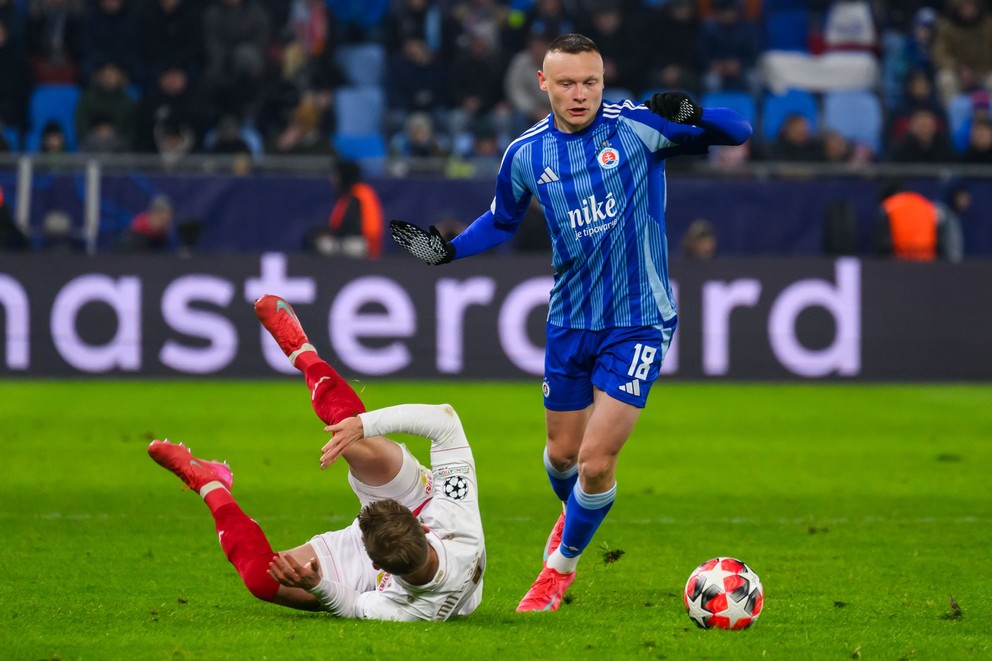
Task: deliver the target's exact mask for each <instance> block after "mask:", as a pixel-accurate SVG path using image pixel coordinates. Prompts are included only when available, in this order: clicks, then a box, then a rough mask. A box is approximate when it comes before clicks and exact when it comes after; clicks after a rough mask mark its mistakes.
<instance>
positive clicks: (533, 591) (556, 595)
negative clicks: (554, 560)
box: [517, 567, 575, 613]
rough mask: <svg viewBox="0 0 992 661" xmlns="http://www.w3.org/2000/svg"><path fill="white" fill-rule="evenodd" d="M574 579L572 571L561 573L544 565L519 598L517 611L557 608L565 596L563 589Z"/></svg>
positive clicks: (566, 588) (554, 609)
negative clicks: (532, 583)
mask: <svg viewBox="0 0 992 661" xmlns="http://www.w3.org/2000/svg"><path fill="white" fill-rule="evenodd" d="M574 580H575V572H574V571H573V572H569V573H568V574H561V573H559V572H558V571H556V570H555V569H552V568H551V567H545V568H544V569H542V570H541V573H540V574H538V576H537V580H536V581H534V585H532V586H530V590H528V591H527V594H525V595H524V598H523V599H521V600H520V604H519V605H518V606H517V612H518V613H527V612H532V611H556V610H558V606H560V605H561V600H562V597H564V596H565V591H566V590H568V588H569V586H570V585H572V581H574Z"/></svg>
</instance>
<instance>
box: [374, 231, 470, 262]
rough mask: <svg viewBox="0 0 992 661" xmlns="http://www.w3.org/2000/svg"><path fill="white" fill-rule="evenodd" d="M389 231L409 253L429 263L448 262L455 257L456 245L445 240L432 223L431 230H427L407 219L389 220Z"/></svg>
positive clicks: (394, 239)
mask: <svg viewBox="0 0 992 661" xmlns="http://www.w3.org/2000/svg"><path fill="white" fill-rule="evenodd" d="M389 231H390V232H392V234H393V241H395V242H396V243H398V244H400V245H401V246H403V249H404V250H406V251H407V252H408V253H410V254H411V255H413V256H414V257H416V258H417V259H422V260H424V261H425V262H427V263H428V264H431V265H433V266H437V265H439V264H447V263H448V262H450V261H451V260H453V259H454V258H455V247H454V246H453V245H451V243H450V242H448V241H445V240H444V237H443V236H441V233H440V232H438V231H437V228H436V227H434V226H433V225H431V228H430V232H425V231H424V230H422V229H420V228H419V227H417V226H416V225H413V224H411V223H408V222H406V221H405V220H391V221H389Z"/></svg>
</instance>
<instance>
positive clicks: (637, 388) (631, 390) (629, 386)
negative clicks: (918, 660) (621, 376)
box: [620, 379, 641, 397]
mask: <svg viewBox="0 0 992 661" xmlns="http://www.w3.org/2000/svg"><path fill="white" fill-rule="evenodd" d="M620 390H622V391H624V392H625V393H627V394H628V395H633V396H634V397H640V396H641V382H640V381H638V380H637V379H634V380H633V381H631V382H630V383H624V384H623V385H621V386H620Z"/></svg>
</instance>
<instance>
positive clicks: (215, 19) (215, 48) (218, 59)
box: [203, 0, 272, 116]
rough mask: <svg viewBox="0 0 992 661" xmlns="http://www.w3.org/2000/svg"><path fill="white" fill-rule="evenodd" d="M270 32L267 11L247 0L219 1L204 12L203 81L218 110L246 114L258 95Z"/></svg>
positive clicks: (264, 67)
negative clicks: (204, 52)
mask: <svg viewBox="0 0 992 661" xmlns="http://www.w3.org/2000/svg"><path fill="white" fill-rule="evenodd" d="M271 31H272V26H271V25H270V21H269V16H268V14H266V13H265V10H264V9H263V8H262V7H260V6H259V5H256V4H254V3H251V2H247V1H246V0H219V2H217V3H215V4H213V5H211V6H210V7H208V8H207V10H206V11H205V12H204V15H203V39H204V47H205V51H206V70H205V73H204V81H203V82H204V89H205V92H206V93H207V95H208V97H209V99H210V101H211V102H212V103H213V104H214V105H215V111H216V112H217V113H219V114H228V113H233V114H237V115H241V116H243V114H244V111H245V109H246V106H247V105H249V104H251V103H253V102H254V101H255V100H256V99H257V98H258V92H259V88H260V85H261V82H262V79H263V77H264V75H265V71H266V50H267V49H268V46H269V38H270V34H271Z"/></svg>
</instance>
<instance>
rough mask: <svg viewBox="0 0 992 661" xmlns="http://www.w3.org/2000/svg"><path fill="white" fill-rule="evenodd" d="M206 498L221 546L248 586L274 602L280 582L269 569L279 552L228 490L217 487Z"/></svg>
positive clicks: (257, 595)
mask: <svg viewBox="0 0 992 661" xmlns="http://www.w3.org/2000/svg"><path fill="white" fill-rule="evenodd" d="M203 500H204V502H205V503H206V504H207V507H209V508H210V513H211V514H213V516H214V521H216V522H217V536H218V537H219V538H220V547H221V548H222V549H224V555H226V556H227V559H228V560H230V561H231V564H232V565H234V568H235V569H237V570H238V574H239V575H240V576H241V580H242V581H244V583H245V587H247V588H248V591H249V592H251V593H252V595H254V596H255V597H257V598H258V599H261V600H262V601H273V600H274V599H275V598H276V593H277V592H279V583H278V582H277V581H276V580H275V579H274V578H272V577H271V576H269V574H268V573H267V572H268V569H269V563H270V562H271V561H272V558H274V557H275V556H276V554H275V553H274V552H273V551H272V546H271V545H270V544H269V540H268V539H266V537H265V533H264V532H262V529H261V528H260V527H259V526H258V524H257V523H255V522H254V521H253V520H252V519H251V518H250V517H249V516H248V515H247V514H245V513H244V512H243V511H242V510H241V508H240V507H238V504H237V503H236V502H235V501H234V496H232V495H231V494H230V492H229V491H228V490H227V489H214V490H213V491H211V492H210V493H208V494H207V495H206V497H205V498H204V499H203Z"/></svg>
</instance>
